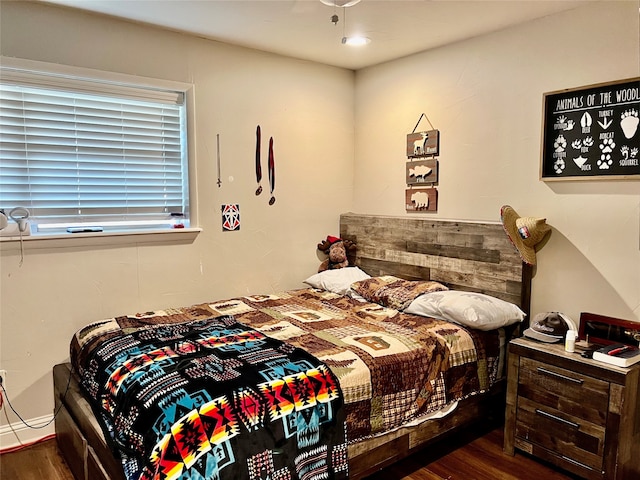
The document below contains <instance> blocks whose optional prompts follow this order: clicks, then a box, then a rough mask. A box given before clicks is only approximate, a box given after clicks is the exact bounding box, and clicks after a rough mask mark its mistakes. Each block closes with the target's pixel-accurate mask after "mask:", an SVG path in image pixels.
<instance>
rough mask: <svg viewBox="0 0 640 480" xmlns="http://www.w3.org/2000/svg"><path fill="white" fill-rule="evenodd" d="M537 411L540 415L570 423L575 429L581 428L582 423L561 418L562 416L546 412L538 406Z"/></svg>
mask: <svg viewBox="0 0 640 480" xmlns="http://www.w3.org/2000/svg"><path fill="white" fill-rule="evenodd" d="M536 413H537V414H538V415H541V416H543V417H547V418H550V419H551V420H555V421H556V422H560V423H564V424H565V425H569V426H570V427H573V428H575V429H579V428H580V424H579V423H575V422H570V421H569V420H565V419H564V418H560V417H558V416H556V415H553V414H551V413H548V412H545V411H543V410H540V409H538V408H536Z"/></svg>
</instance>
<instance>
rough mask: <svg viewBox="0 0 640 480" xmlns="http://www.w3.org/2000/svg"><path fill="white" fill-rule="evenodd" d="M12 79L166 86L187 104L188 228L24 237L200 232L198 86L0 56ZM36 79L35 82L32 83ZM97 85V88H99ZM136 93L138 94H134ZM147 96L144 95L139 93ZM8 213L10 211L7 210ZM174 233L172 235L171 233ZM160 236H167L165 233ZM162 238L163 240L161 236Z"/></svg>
mask: <svg viewBox="0 0 640 480" xmlns="http://www.w3.org/2000/svg"><path fill="white" fill-rule="evenodd" d="M5 79H9V81H10V82H12V83H20V84H23V85H26V86H46V85H48V86H54V87H57V88H61V89H66V90H73V91H78V92H81V93H84V92H83V88H82V86H83V84H84V85H87V84H93V85H95V86H99V87H100V89H102V87H103V86H104V91H105V92H106V93H120V92H122V91H127V89H130V91H131V92H133V94H144V90H145V89H149V90H153V91H155V92H157V91H159V90H160V91H161V90H166V91H173V92H180V93H181V94H182V95H183V96H184V105H185V110H186V111H185V123H186V142H187V149H186V156H187V159H186V164H187V176H188V179H187V182H186V184H187V190H188V192H187V193H186V194H187V197H188V202H189V228H174V229H172V228H166V227H163V228H155V229H154V228H149V227H144V228H123V229H122V230H111V229H110V230H106V231H104V232H87V233H80V234H77V233H67V232H59V231H58V232H47V231H46V230H45V231H44V232H38V233H33V232H32V233H31V235H29V236H23V237H22V239H24V240H42V239H64V238H71V237H73V238H77V237H85V238H86V237H88V236H93V237H119V241H120V242H121V241H122V240H123V238H122V237H123V236H125V237H126V236H130V235H133V236H139V235H141V234H143V235H148V234H157V233H162V234H164V233H171V232H175V233H179V232H182V233H197V232H199V231H201V228H199V227H198V225H199V222H198V205H197V171H196V155H195V151H196V150H195V86H194V85H193V84H190V83H184V82H177V81H172V80H163V79H156V78H149V77H141V76H137V75H136V76H134V75H128V74H122V73H115V72H107V71H102V70H95V69H90V68H84V67H75V66H68V65H61V64H53V63H48V62H40V61H35V60H26V59H20V58H13V57H4V56H0V81H3V80H5ZM32 82H33V83H32ZM97 90H98V88H96V89H95V90H94V92H95V91H97ZM131 96H132V97H135V96H136V95H131ZM139 98H140V99H144V98H145V97H144V96H140V97H139ZM7 213H8V212H7ZM1 232H2V231H1V230H0V241H7V240H9V241H10V240H16V239H19V238H20V237H17V236H15V235H12V236H7V233H4V234H1ZM170 237H172V236H170ZM161 238H168V237H167V236H166V235H162V237H161ZM159 241H161V240H159Z"/></svg>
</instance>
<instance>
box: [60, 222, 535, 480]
mask: <svg viewBox="0 0 640 480" xmlns="http://www.w3.org/2000/svg"><path fill="white" fill-rule="evenodd" d="M340 236H341V237H342V238H344V239H348V240H352V241H353V242H355V243H356V244H357V251H356V256H355V258H354V259H352V261H353V262H354V263H355V264H356V265H358V266H360V267H361V268H362V269H363V270H365V271H366V272H367V273H369V274H370V275H372V276H376V275H383V274H389V275H396V276H398V277H402V278H406V279H409V280H417V279H424V280H436V281H439V282H441V283H444V284H446V285H448V286H449V287H450V288H452V289H457V290H468V291H475V292H481V293H486V294H488V295H492V296H494V297H498V298H502V299H504V300H507V301H510V302H512V303H515V304H516V305H519V306H520V307H521V308H522V309H523V310H524V311H525V313H527V314H528V313H529V307H530V295H531V277H532V270H531V268H530V267H528V266H527V265H525V264H523V263H522V261H521V259H520V257H519V255H518V253H517V251H516V249H515V248H514V246H513V245H512V244H511V242H510V241H509V239H508V237H507V235H506V234H505V233H504V230H503V228H502V225H500V223H486V222H462V221H445V220H431V219H428V218H424V217H422V218H419V217H390V216H375V215H360V214H354V213H347V214H343V215H341V216H340ZM522 327H523V325H522V326H520V328H522ZM509 333H510V334H511V335H513V334H517V331H512V332H509ZM53 380H54V395H55V401H56V407H55V408H56V411H58V409H59V411H58V414H57V416H56V420H55V426H56V434H57V440H58V445H59V448H60V450H61V452H62V454H63V455H64V457H65V459H66V461H67V463H68V464H69V467H70V469H71V471H72V473H73V475H74V477H75V478H76V480H124V475H123V473H122V467H121V465H120V463H119V461H118V460H116V459H115V458H114V456H113V455H112V454H111V451H110V449H109V447H108V446H107V443H106V441H105V439H104V436H103V434H102V431H101V429H100V426H99V425H98V422H97V420H96V418H95V417H94V415H93V413H92V411H91V407H90V406H89V404H88V403H87V401H86V400H85V398H84V397H83V395H82V393H81V391H80V387H79V384H78V382H77V379H76V377H75V376H73V375H71V367H70V365H69V364H61V365H56V366H55V367H54V369H53ZM504 384H505V382H504V381H502V382H499V383H498V384H497V385H496V386H495V387H494V388H493V389H492V390H491V391H490V392H488V393H486V394H482V395H474V396H472V397H470V398H467V399H465V400H463V401H461V402H460V404H459V405H458V408H457V409H456V410H455V411H454V412H453V413H451V414H449V415H447V416H445V417H444V418H441V419H436V420H429V421H426V422H423V423H421V424H419V425H417V426H415V427H406V428H401V429H398V430H395V431H393V432H390V433H387V434H384V435H381V436H378V437H374V438H371V439H367V440H363V441H360V442H357V443H354V444H351V445H349V472H350V478H353V479H360V478H363V477H365V476H367V475H370V474H372V473H374V472H376V471H378V470H380V469H382V468H384V467H386V466H388V465H390V464H392V463H394V462H396V461H398V460H400V459H402V458H404V457H406V456H408V455H410V454H411V453H413V452H415V451H417V450H419V449H420V448H424V447H425V446H426V445H428V444H430V443H432V442H435V441H436V440H441V439H443V438H444V437H445V436H447V435H448V434H450V433H452V432H453V431H456V430H458V429H460V428H462V427H465V426H469V425H471V424H473V423H476V422H477V421H479V420H484V419H487V418H491V417H495V416H498V417H501V416H502V415H503V414H504V408H505V385H504Z"/></svg>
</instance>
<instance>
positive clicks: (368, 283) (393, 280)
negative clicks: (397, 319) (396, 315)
mask: <svg viewBox="0 0 640 480" xmlns="http://www.w3.org/2000/svg"><path fill="white" fill-rule="evenodd" d="M351 290H353V291H354V292H355V293H357V294H359V295H360V296H362V297H363V298H364V299H365V300H368V301H369V302H373V303H377V304H378V305H382V306H383V307H389V308H394V309H396V310H404V309H405V308H406V307H407V306H408V305H409V304H410V303H411V302H412V301H413V300H414V299H415V298H416V297H418V296H420V295H422V294H424V293H429V292H439V291H442V290H447V287H445V286H444V285H442V284H441V283H438V282H434V281H431V280H413V281H411V280H404V279H402V278H398V277H394V276H392V275H384V276H381V277H371V278H368V279H366V280H361V281H359V282H355V283H354V284H353V285H351Z"/></svg>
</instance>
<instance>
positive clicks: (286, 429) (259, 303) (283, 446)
mask: <svg viewBox="0 0 640 480" xmlns="http://www.w3.org/2000/svg"><path fill="white" fill-rule="evenodd" d="M421 293H424V291H416V292H415V293H414V295H416V296H417V295H419V294H421ZM400 294H401V296H402V297H403V298H402V301H401V302H400V303H401V304H402V305H406V304H407V298H406V297H407V295H408V292H407V291H406V289H405V290H403V291H401V292H400ZM382 303H383V304H382V305H381V304H378V303H369V302H363V301H358V300H354V299H353V298H349V297H347V296H342V295H337V294H334V293H331V292H327V291H321V290H315V289H302V290H294V291H289V292H284V293H279V294H274V295H255V296H244V297H240V298H234V299H230V300H225V301H217V302H212V303H204V304H199V305H194V306H191V307H183V308H172V309H166V310H162V311H155V312H147V313H143V314H137V315H131V316H123V317H117V318H113V319H110V320H106V321H103V322H96V323H93V324H91V325H88V326H87V327H85V328H83V329H82V330H80V331H78V332H77V333H76V335H75V336H74V339H73V341H72V345H71V359H72V363H73V364H74V367H75V368H76V371H77V372H78V373H79V375H80V377H81V384H82V386H83V388H84V389H85V391H86V394H87V395H88V397H89V398H90V399H92V400H93V401H94V402H93V403H94V406H95V410H96V412H97V413H98V416H99V418H101V420H102V423H103V425H104V426H105V427H106V428H108V429H109V435H110V436H111V438H112V439H113V441H114V444H115V445H116V446H117V449H118V451H119V452H120V454H121V457H122V460H123V465H124V467H125V473H126V474H127V476H128V478H142V479H146V478H177V479H178V478H184V479H186V478H206V479H209V478H211V479H223V478H237V479H241V478H251V479H253V478H267V477H269V478H273V479H285V478H287V479H289V478H291V479H295V478H301V479H302V478H304V479H307V478H308V479H315V478H346V477H347V476H348V472H347V468H348V467H347V458H346V457H347V453H346V452H347V448H346V441H345V438H344V435H345V431H344V429H345V426H344V420H345V418H346V435H347V438H348V440H349V441H356V440H358V439H361V438H364V437H368V436H372V435H375V434H379V433H383V432H385V431H389V430H391V429H393V428H396V427H399V426H402V425H403V424H405V423H407V422H409V421H412V420H415V419H419V418H420V417H421V416H424V415H425V414H428V413H430V412H433V411H436V410H439V409H440V408H442V407H444V406H446V405H448V404H449V403H451V402H453V401H455V400H460V399H463V398H465V397H467V396H469V395H473V394H476V393H479V392H482V391H485V390H487V389H489V388H490V387H491V385H492V384H493V383H494V382H495V381H496V379H497V376H498V363H499V362H498V357H499V348H500V347H499V344H500V340H499V335H498V333H497V332H481V331H476V330H468V329H465V328H464V327H461V326H459V325H456V324H452V323H448V322H445V321H442V320H436V319H432V318H425V317H419V316H415V315H409V314H403V313H402V312H401V311H399V310H397V309H395V308H392V307H391V306H387V305H397V304H399V303H398V302H397V301H394V300H389V299H386V300H385V301H383V302H382ZM327 367H328V368H327ZM337 382H338V383H339V387H338V384H337ZM214 384H215V386H214ZM134 386H136V389H135V390H133V388H134ZM130 391H131V392H135V393H133V394H131V395H132V396H131V395H127V394H128V393H129V392H130ZM250 432H252V433H250ZM256 432H257V433H256ZM249 435H251V436H249ZM154 475H157V476H154Z"/></svg>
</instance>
